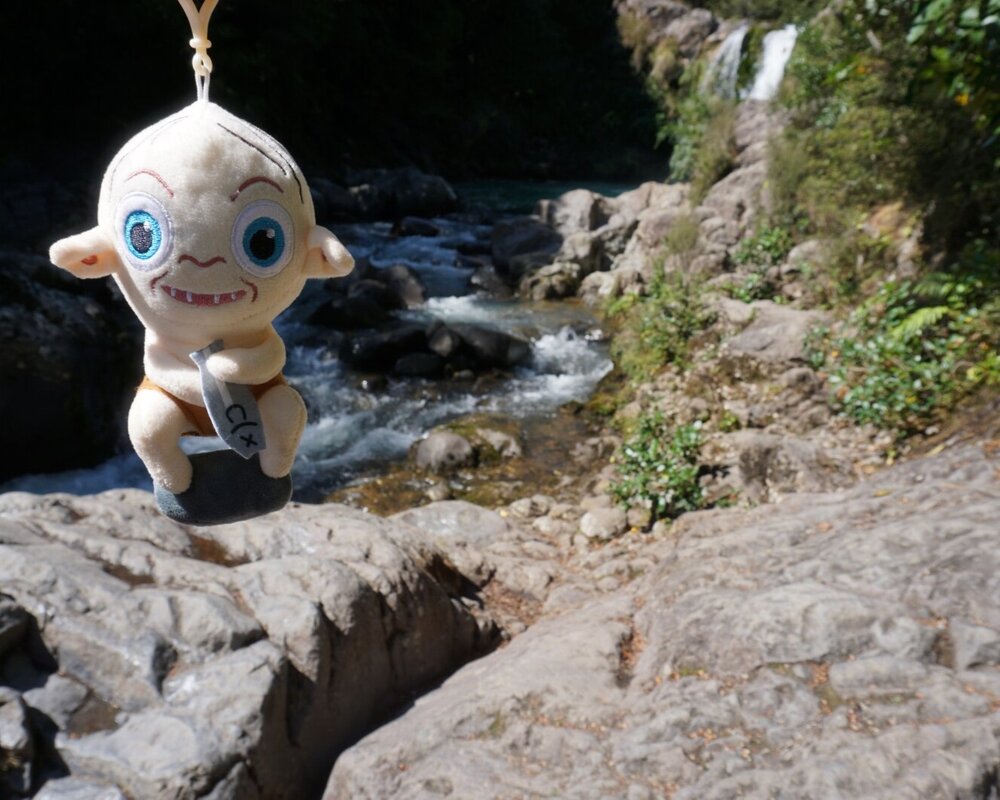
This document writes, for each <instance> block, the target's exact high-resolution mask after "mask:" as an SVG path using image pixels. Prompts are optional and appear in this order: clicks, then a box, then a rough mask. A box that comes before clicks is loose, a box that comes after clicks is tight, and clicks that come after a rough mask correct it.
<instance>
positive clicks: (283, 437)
mask: <svg viewBox="0 0 1000 800" xmlns="http://www.w3.org/2000/svg"><path fill="white" fill-rule="evenodd" d="M257 406H258V407H259V408H260V417H261V422H263V424H264V436H265V437H266V439H267V448H266V449H265V450H264V451H263V452H262V453H261V454H260V468H261V471H263V473H264V474H265V475H267V476H268V477H270V478H283V477H284V476H285V475H287V474H288V473H289V472H291V471H292V462H293V461H295V451H296V449H298V446H299V439H300V438H302V431H303V429H304V428H305V426H306V404H305V403H303V402H302V398H301V397H299V393H298V392H296V391H295V390H294V389H293V388H292V387H291V386H275V387H274V388H273V389H268V390H267V392H265V393H264V394H263V395H262V396H261V397H260V399H259V400H258V401H257Z"/></svg>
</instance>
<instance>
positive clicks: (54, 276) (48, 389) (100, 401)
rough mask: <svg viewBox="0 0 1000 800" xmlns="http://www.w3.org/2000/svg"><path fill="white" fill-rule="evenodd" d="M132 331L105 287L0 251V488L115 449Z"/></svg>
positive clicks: (136, 369) (131, 359) (136, 332)
mask: <svg viewBox="0 0 1000 800" xmlns="http://www.w3.org/2000/svg"><path fill="white" fill-rule="evenodd" d="M141 370H142V330H141V328H140V327H139V324H138V322H136V321H135V319H134V317H133V316H132V313H131V312H130V311H129V309H128V307H127V306H126V305H125V303H124V301H123V300H121V299H120V297H118V296H117V293H116V291H115V290H114V289H112V288H111V285H110V283H107V282H105V281H82V280H78V279H76V278H73V277H72V276H70V275H69V274H68V273H65V272H63V271H62V270H59V269H57V268H56V267H54V266H52V265H51V264H50V263H49V262H48V259H46V258H43V257H41V256H35V255H30V254H26V253H16V252H10V251H7V252H0V375H3V391H0V418H2V419H3V421H4V424H3V429H2V431H0V449H2V450H3V452H5V453H8V454H11V455H13V456H15V457H13V458H8V459H5V461H4V463H3V465H2V466H0V481H2V480H5V479H7V478H12V477H15V476H17V475H23V474H29V473H34V472H53V471H59V470H66V469H74V468H78V467H89V466H93V465H95V464H98V463H100V462H101V461H103V460H105V459H107V458H109V457H110V456H111V455H113V454H114V452H115V450H116V448H117V447H118V446H119V445H121V444H123V443H124V439H125V421H126V418H127V413H128V406H129V403H130V402H131V399H132V395H133V393H134V390H135V387H136V386H137V385H138V383H139V380H140V378H141V376H142V371H141Z"/></svg>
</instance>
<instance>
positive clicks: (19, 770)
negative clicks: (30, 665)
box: [0, 687, 35, 796]
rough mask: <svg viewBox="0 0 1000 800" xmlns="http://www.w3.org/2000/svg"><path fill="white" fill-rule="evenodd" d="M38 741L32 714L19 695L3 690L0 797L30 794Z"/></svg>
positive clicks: (0, 690)
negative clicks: (33, 734) (29, 714)
mask: <svg viewBox="0 0 1000 800" xmlns="http://www.w3.org/2000/svg"><path fill="white" fill-rule="evenodd" d="M34 756H35V742H34V738H33V737H32V735H31V728H30V726H29V724H28V712H27V709H26V708H25V706H24V701H23V700H22V699H21V695H20V693H19V692H16V691H14V690H13V689H6V688H4V687H0V794H4V795H6V793H7V792H13V793H14V795H15V796H20V795H24V794H27V793H28V792H29V790H30V789H31V769H32V764H31V762H32V759H33V758H34Z"/></svg>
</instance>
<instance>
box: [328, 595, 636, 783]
mask: <svg viewBox="0 0 1000 800" xmlns="http://www.w3.org/2000/svg"><path fill="white" fill-rule="evenodd" d="M627 608H628V600H627V599H626V598H615V599H612V600H609V601H606V602H605V603H603V604H602V605H600V606H598V607H596V608H588V609H587V613H586V614H581V613H580V612H577V613H576V614H575V615H573V616H572V618H571V619H566V618H563V619H559V620H547V621H544V622H540V623H538V624H536V625H535V626H534V627H532V628H530V629H529V630H528V631H527V632H525V633H524V634H522V635H521V636H519V637H518V638H516V639H514V640H513V641H512V642H511V643H510V644H509V645H508V646H507V647H506V648H504V649H502V650H500V651H498V652H497V653H496V654H494V655H493V656H492V657H490V658H488V659H481V660H479V661H476V662H473V663H472V664H470V665H468V666H467V667H465V668H463V669H462V670H460V671H459V672H458V673H456V674H455V675H453V676H452V677H451V678H449V679H448V680H447V681H445V683H444V684H443V685H442V687H441V688H439V689H437V690H435V691H434V692H431V693H429V694H427V695H424V696H423V697H421V698H420V699H418V700H417V701H416V703H415V704H414V708H413V710H412V711H411V712H410V713H408V714H406V715H404V716H403V717H402V718H400V719H399V720H397V722H396V723H393V725H392V726H389V727H387V728H383V729H380V730H379V731H377V732H375V733H374V734H372V735H370V736H368V737H367V738H365V739H363V740H362V741H361V742H360V743H358V744H357V745H355V746H354V747H352V748H351V749H350V750H348V751H347V752H346V753H345V754H344V755H342V756H341V758H340V759H339V760H338V762H337V765H336V767H335V769H334V772H333V774H332V776H331V778H330V782H329V784H328V785H327V789H326V793H325V795H324V798H327V800H334V799H339V798H348V797H350V798H381V797H414V798H415V797H432V796H434V795H435V793H436V792H437V791H438V790H437V789H435V788H434V787H440V786H450V787H451V792H452V794H453V796H455V797H489V796H501V795H503V794H504V793H507V794H511V793H517V792H526V791H528V792H532V793H542V792H545V791H548V792H550V793H556V794H558V792H559V788H560V786H561V781H560V780H559V777H560V776H559V775H557V774H550V775H546V774H545V773H544V772H541V774H538V772H539V769H540V766H541V765H540V763H539V761H540V759H535V757H534V755H533V753H534V752H535V751H536V749H537V743H538V742H537V740H538V738H539V737H540V736H542V735H544V734H545V733H546V730H547V729H550V732H551V735H552V738H551V740H548V741H546V742H544V743H543V745H542V746H543V748H544V749H547V750H549V751H550V752H552V753H559V752H562V753H565V754H567V755H570V754H577V755H580V754H585V753H587V752H588V751H593V745H594V739H593V738H592V737H587V736H584V737H583V742H582V746H581V742H580V737H579V736H578V735H577V733H578V731H577V730H576V729H580V730H581V731H582V732H583V733H586V730H585V729H586V726H588V725H590V724H597V725H599V724H601V723H602V722H603V721H605V720H606V717H605V714H611V713H613V701H614V698H615V696H616V695H617V694H618V692H619V689H618V688H617V685H616V679H615V674H616V668H617V665H618V650H619V647H620V643H621V641H622V640H623V639H624V638H625V637H626V636H627V633H628V627H627V625H625V624H623V623H622V622H621V621H620V618H621V617H622V615H623V614H625V613H626V611H627ZM394 726H401V730H398V731H397V732H395V733H394V735H392V736H391V738H389V739H387V738H386V732H387V731H389V729H390V728H391V727H394ZM536 729H537V730H538V734H537V735H535V730H536ZM453 737H454V738H453ZM452 747H454V748H456V749H452ZM442 749H447V750H450V751H451V752H450V754H449V755H448V756H447V757H446V758H445V759H443V760H437V759H429V760H427V759H425V756H426V755H428V754H430V753H435V752H439V753H440V752H442ZM519 763H520V764H524V766H525V767H526V770H525V773H526V774H520V771H519V770H517V769H515V768H514V767H515V765H517V764H519ZM535 765H537V767H538V768H539V769H536V766H535ZM531 773H535V774H536V775H537V777H536V778H535V779H534V780H532V779H529V778H528V774H531ZM529 787H530V788H529ZM491 793H492V794H491Z"/></svg>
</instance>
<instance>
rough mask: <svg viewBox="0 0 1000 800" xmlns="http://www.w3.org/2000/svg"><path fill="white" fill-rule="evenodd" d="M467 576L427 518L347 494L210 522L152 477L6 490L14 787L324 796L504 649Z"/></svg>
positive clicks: (4, 555) (0, 587) (3, 552)
mask: <svg viewBox="0 0 1000 800" xmlns="http://www.w3.org/2000/svg"><path fill="white" fill-rule="evenodd" d="M453 573H454V568H453V567H451V566H450V562H449V561H448V559H447V558H446V557H445V556H444V555H443V553H442V552H441V550H440V549H439V548H437V547H435V546H434V545H433V543H431V541H430V537H428V536H427V534H426V533H424V532H423V531H421V530H419V529H418V528H416V527H413V526H410V525H408V524H406V523H405V522H403V521H399V520H396V521H389V520H384V519H380V518H378V517H374V516H371V515H369V514H365V513H363V512H360V511H356V510H352V509H349V508H346V507H342V506H334V505H326V506H300V505H294V504H293V505H291V506H289V507H288V508H287V509H285V510H284V511H282V512H281V513H277V514H272V515H270V516H267V517H264V518H261V519H257V520H253V521H250V522H245V523H239V524H235V525H227V526H219V527H218V528H212V529H201V530H198V529H193V528H186V527H184V526H181V525H178V524H175V523H172V522H170V521H168V520H166V519H165V518H163V517H161V516H160V515H159V514H158V513H157V512H156V511H155V509H154V506H153V501H152V497H151V496H150V495H149V494H146V493H144V492H138V491H116V492H107V493H104V494H103V495H97V496H93V497H72V496H69V495H49V496H44V497H37V496H33V495H28V494H7V495H3V496H2V497H0V686H3V687H7V688H5V689H2V690H0V691H4V692H7V694H8V695H9V696H7V697H6V700H5V701H4V702H3V704H2V709H3V711H4V714H5V716H3V719H0V727H3V726H4V725H5V726H6V727H3V731H9V734H8V733H4V734H3V735H4V736H5V739H4V741H6V739H9V740H10V742H11V743H12V744H10V747H7V746H6V745H3V742H0V745H2V746H3V747H4V752H3V753H2V754H0V755H2V756H3V759H2V760H0V763H2V766H0V778H2V779H3V780H2V781H0V796H4V797H6V796H7V795H6V794H4V792H5V791H6V790H8V789H9V790H13V789H12V788H11V787H15V788H16V787H17V786H20V787H21V788H19V789H17V791H18V792H22V791H25V792H27V794H29V795H30V794H32V793H34V792H36V791H37V790H38V789H39V787H40V786H42V784H44V786H42V789H41V791H42V793H43V794H42V796H45V797H51V798H60V797H73V798H75V797H118V796H128V797H134V798H142V800H157V798H171V800H177V799H179V798H201V797H211V798H213V799H214V800H224V798H232V799H233V800H244V799H245V798H250V800H254V799H255V798H275V799H278V800H280V798H288V799H289V800H293V799H294V800H300V799H301V798H308V797H312V796H317V795H318V794H319V793H320V792H321V790H322V786H323V784H324V782H325V780H326V778H327V777H328V775H329V771H330V767H331V765H332V763H333V760H334V758H335V756H336V754H337V753H338V752H339V751H340V750H341V749H342V748H343V747H345V746H346V745H347V744H349V743H350V742H352V741H354V740H356V739H357V738H358V737H359V736H361V735H362V734H363V733H364V732H366V731H367V730H370V729H371V727H372V726H373V725H374V724H376V722H377V721H378V720H380V719H382V718H384V717H385V716H386V715H387V714H389V713H391V712H392V711H393V710H394V709H395V708H397V707H399V706H400V705H401V704H403V703H405V702H408V701H409V699H410V698H411V697H412V695H413V694H414V693H415V692H418V691H421V690H423V689H424V688H425V687H426V686H427V685H428V684H432V683H433V682H434V681H436V680H439V679H440V678H441V677H443V676H444V675H446V674H448V673H449V672H451V671H452V670H454V669H455V668H456V667H457V666H459V665H460V664H462V663H463V662H465V661H466V660H468V659H469V658H471V657H473V656H474V655H477V654H479V653H481V652H483V650H484V649H486V648H488V647H489V646H490V644H491V640H492V637H493V635H494V633H495V631H494V629H493V628H492V627H491V625H490V623H489V620H488V619H486V618H485V617H484V616H483V615H482V613H481V612H480V611H479V610H478V609H477V615H476V616H473V613H472V611H471V610H470V606H475V603H474V602H471V601H470V600H468V599H467V598H462V597H460V592H459V591H457V590H456V588H455V587H458V588H459V589H460V588H461V586H462V581H461V580H459V579H458V578H457V577H455V575H457V573H454V574H453ZM477 619H479V620H481V621H477ZM23 710H26V716H25V713H21V711H23ZM7 718H9V719H7ZM3 731H0V733H2V732H3ZM8 751H9V752H8ZM67 774H68V777H67ZM30 775H33V776H34V777H33V778H31V779H30V780H29V779H25V778H24V776H30ZM18 781H20V784H19V783H18ZM29 784H30V786H29ZM5 787H6V789H5Z"/></svg>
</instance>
